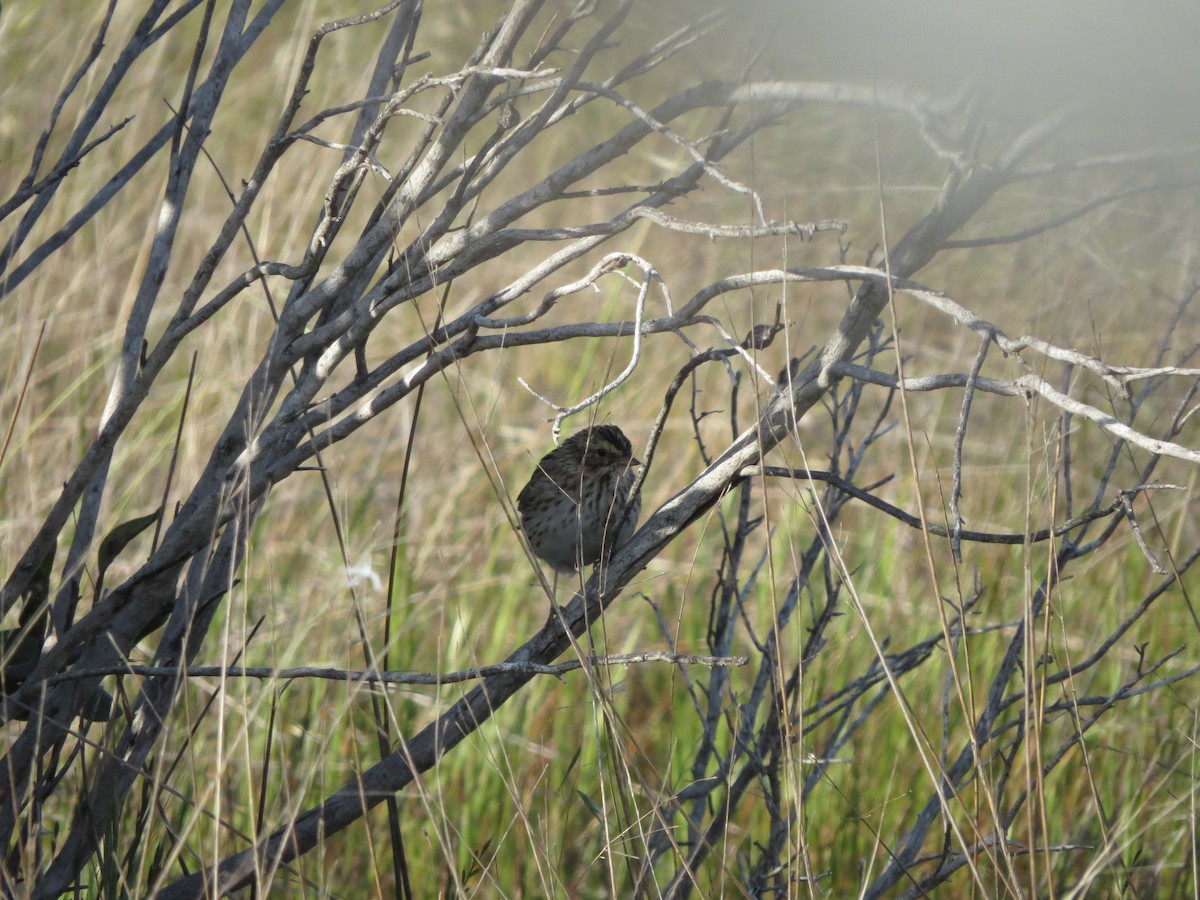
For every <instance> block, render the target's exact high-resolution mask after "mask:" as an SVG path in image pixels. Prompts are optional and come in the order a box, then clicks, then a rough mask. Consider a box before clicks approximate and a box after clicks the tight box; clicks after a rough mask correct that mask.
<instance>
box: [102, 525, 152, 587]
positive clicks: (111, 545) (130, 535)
mask: <svg viewBox="0 0 1200 900" xmlns="http://www.w3.org/2000/svg"><path fill="white" fill-rule="evenodd" d="M161 511H162V510H155V511H154V512H152V513H150V514H149V515H145V516H138V517H137V518H136V519H130V520H129V521H128V522H122V523H121V524H120V525H117V526H116V527H114V528H113V530H112V531H110V532H109V533H108V534H106V535H105V536H104V540H102V541H101V542H100V549H99V551H98V552H97V553H96V566H97V568H98V570H99V574H98V575H97V576H96V580H97V581H99V582H103V581H104V573H105V572H107V571H108V567H109V566H110V565H111V564H112V561H113V560H114V559H116V558H117V557H118V556H120V555H121V551H122V550H124V549H125V545H126V544H128V543H129V542H130V541H132V540H133V539H134V538H135V537H137V536H138V535H139V534H141V533H142V532H143V531H145V530H146V529H147V528H149V527H150V526H151V525H153V524H154V523H155V522H157V521H158V516H159V513H160V512H161Z"/></svg>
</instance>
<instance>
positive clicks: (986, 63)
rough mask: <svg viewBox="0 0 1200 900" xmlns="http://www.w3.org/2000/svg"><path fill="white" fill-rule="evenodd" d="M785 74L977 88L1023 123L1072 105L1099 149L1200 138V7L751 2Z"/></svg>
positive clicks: (1098, 1)
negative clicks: (1199, 94)
mask: <svg viewBox="0 0 1200 900" xmlns="http://www.w3.org/2000/svg"><path fill="white" fill-rule="evenodd" d="M740 9H742V10H745V11H746V13H747V15H746V21H747V22H752V23H753V26H752V27H753V30H754V32H755V33H756V35H757V36H758V37H759V38H760V40H761V41H762V42H763V44H764V45H765V48H766V53H765V55H764V58H763V62H764V63H765V65H766V66H767V67H769V69H771V70H772V71H773V72H774V73H776V74H777V75H778V76H779V77H788V78H798V79H812V80H821V81H826V80H849V81H854V82H859V83H862V82H870V81H871V80H872V79H879V80H881V81H889V82H901V83H905V84H911V85H913V86H916V87H920V88H923V89H924V90H926V91H929V92H931V93H935V94H938V95H948V94H952V93H954V92H955V91H957V90H958V89H960V88H961V87H962V86H963V85H964V82H969V81H974V82H975V83H976V85H977V86H978V88H979V91H978V95H979V100H980V102H981V108H980V112H981V113H982V114H983V116H984V118H993V117H1000V118H1003V119H1005V120H1009V121H1012V122H1013V123H1014V124H1020V123H1024V124H1029V123H1030V122H1031V121H1032V120H1034V119H1036V118H1039V117H1041V116H1043V115H1045V114H1047V113H1050V112H1052V111H1054V110H1056V109H1058V108H1060V107H1064V106H1067V105H1072V107H1073V119H1072V126H1071V128H1070V129H1069V132H1070V133H1071V134H1072V135H1074V136H1075V137H1076V138H1078V139H1082V140H1084V141H1086V142H1088V143H1090V144H1092V145H1094V149H1097V150H1099V149H1103V148H1108V149H1117V148H1127V149H1128V148H1134V147H1139V148H1147V147H1158V148H1161V147H1163V146H1166V145H1171V144H1176V143H1193V142H1200V111H1198V110H1197V102H1196V101H1197V87H1198V86H1200V58H1198V57H1200V53H1198V48H1200V4H1197V3H1185V2H1166V0H1150V2H1142V0H1139V2H1117V0H1088V2H1082V0H1066V2H1050V3H1047V2H1032V0H1018V2H1006V3H988V4H980V3H963V2H954V0H915V2H904V3H897V2H887V0H849V2H841V3H817V2H790V0H751V2H750V3H748V4H742V5H740Z"/></svg>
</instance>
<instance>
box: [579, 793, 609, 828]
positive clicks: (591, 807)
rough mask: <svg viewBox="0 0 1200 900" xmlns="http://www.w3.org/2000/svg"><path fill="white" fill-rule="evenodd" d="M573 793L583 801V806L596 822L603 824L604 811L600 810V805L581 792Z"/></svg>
mask: <svg viewBox="0 0 1200 900" xmlns="http://www.w3.org/2000/svg"><path fill="white" fill-rule="evenodd" d="M575 793H577V794H578V795H579V797H580V799H581V800H583V805H584V806H586V807H587V808H588V812H590V813H591V814H592V815H593V816H595V817H596V821H597V822H603V821H604V811H603V810H602V809H600V804H599V803H597V802H596V801H595V800H593V799H592V798H591V797H589V796H588V795H587V794H585V793H584V792H583V791H580V790H576V791H575Z"/></svg>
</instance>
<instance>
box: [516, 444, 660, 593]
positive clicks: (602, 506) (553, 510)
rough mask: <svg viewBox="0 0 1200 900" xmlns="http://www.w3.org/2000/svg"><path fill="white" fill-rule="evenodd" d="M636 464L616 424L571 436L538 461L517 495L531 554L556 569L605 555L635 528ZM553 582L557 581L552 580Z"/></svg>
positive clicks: (569, 568)
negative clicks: (527, 481)
mask: <svg viewBox="0 0 1200 900" xmlns="http://www.w3.org/2000/svg"><path fill="white" fill-rule="evenodd" d="M641 469H642V463H641V461H640V460H638V459H637V457H635V456H634V455H633V446H632V445H631V444H630V443H629V438H627V437H625V433H624V432H622V431H621V429H620V428H618V427H617V426H616V425H596V426H593V427H591V428H584V429H583V430H582V431H577V432H576V433H575V434H573V435H571V436H570V437H569V438H567V439H566V440H565V441H563V442H562V445H561V446H559V447H557V448H555V449H554V450H551V451H550V452H549V453H547V454H546V455H545V456H543V457H542V458H541V460H540V461H539V462H538V464H537V467H536V468H535V469H534V470H533V474H532V475H531V476H530V478H529V483H528V484H526V485H525V487H524V488H522V489H521V493H520V494H519V495H518V496H517V512H518V513H519V514H520V519H521V529H522V530H523V531H524V532H525V536H526V537H527V538H528V539H529V546H530V548H532V550H533V552H534V554H535V555H536V556H537V557H538V558H539V559H541V560H542V561H543V562H546V563H547V564H549V565H550V567H551V568H552V569H553V570H554V576H555V582H557V580H558V575H559V573H564V572H574V571H578V570H579V569H582V568H583V567H584V566H590V565H593V564H595V563H597V562H599V561H600V560H601V559H602V558H607V556H608V555H609V553H610V552H611V551H612V550H613V549H614V548H615V547H617V546H619V545H620V544H623V543H625V541H627V540H629V538H630V537H631V536H632V535H633V532H634V529H635V528H637V520H638V515H639V514H640V513H641V509H642V498H641V491H640V489H639V491H638V493H636V494H635V493H633V491H634V486H635V483H636V481H637V480H638V479H637V475H638V472H639V471H640V470H641ZM556 586H557V585H556Z"/></svg>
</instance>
